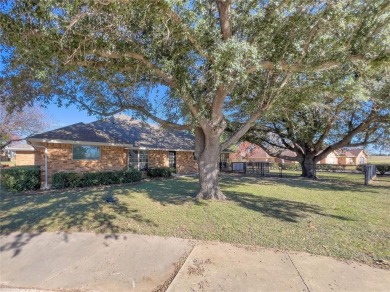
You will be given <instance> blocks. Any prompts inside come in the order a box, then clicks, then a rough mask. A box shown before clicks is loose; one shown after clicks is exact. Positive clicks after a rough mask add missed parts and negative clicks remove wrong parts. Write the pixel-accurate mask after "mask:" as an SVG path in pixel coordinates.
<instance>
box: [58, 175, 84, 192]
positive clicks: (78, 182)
mask: <svg viewBox="0 0 390 292" xmlns="http://www.w3.org/2000/svg"><path fill="white" fill-rule="evenodd" d="M81 186H83V184H82V177H81V174H79V173H75V172H57V173H55V174H54V175H53V183H52V188H54V189H63V188H76V187H81Z"/></svg>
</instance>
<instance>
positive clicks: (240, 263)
mask: <svg viewBox="0 0 390 292" xmlns="http://www.w3.org/2000/svg"><path fill="white" fill-rule="evenodd" d="M175 275H176V276H175ZM172 279H173V281H172ZM389 287H390V271H388V270H381V269H376V268H372V267H369V266H365V265H361V264H358V263H346V262H342V261H337V260H335V259H332V258H328V257H321V256H313V255H310V254H306V253H296V252H285V251H276V250H269V249H261V248H258V247H248V246H240V247H238V246H234V245H231V244H226V243H216V242H198V241H191V240H184V239H177V238H162V237H156V236H142V235H134V234H118V235H95V234H90V233H71V234H67V233H38V234H17V233H13V234H10V235H7V236H1V237H0V291H12V292H16V291H29V292H33V291H59V290H61V291H63V290H65V291H66V290H71V291H89V290H92V291H165V290H166V289H168V291H346V290H347V291H389Z"/></svg>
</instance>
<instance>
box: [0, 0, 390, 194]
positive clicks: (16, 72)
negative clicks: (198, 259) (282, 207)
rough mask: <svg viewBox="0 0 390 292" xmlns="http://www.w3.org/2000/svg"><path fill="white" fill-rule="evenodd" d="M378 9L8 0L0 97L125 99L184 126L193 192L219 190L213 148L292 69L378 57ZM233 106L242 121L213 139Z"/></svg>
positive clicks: (277, 90) (280, 88)
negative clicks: (194, 172)
mask: <svg viewBox="0 0 390 292" xmlns="http://www.w3.org/2000/svg"><path fill="white" fill-rule="evenodd" d="M389 11H390V4H389V1H387V0H376V1H350V0H340V1H325V0H324V1H310V0H300V1H288V0H285V1H268V0H267V1H265V0H264V1H250V0H247V1H239V2H238V1H232V0H216V1H182V0H181V1H178V0H177V1H176V0H169V1H168V0H167V1H162V0H154V1H144V0H134V1H126V0H95V1H93V0H92V1H73V0H64V1H55V0H51V1H50V0H48V1H39V0H34V1H31V0H24V1H23V0H15V1H14V2H12V3H11V4H9V5H8V6H5V7H3V8H2V12H1V14H0V23H1V35H0V42H1V44H2V45H3V47H4V48H5V49H6V50H9V56H10V57H9V58H7V60H6V61H7V62H6V66H5V69H4V70H2V71H3V72H2V73H1V75H2V84H1V86H2V91H3V92H2V93H1V99H2V100H3V101H4V100H7V101H11V102H10V104H9V105H10V108H11V109H12V108H18V107H21V106H23V105H24V104H25V103H27V102H31V101H32V100H40V101H44V102H52V101H55V102H57V103H59V104H63V103H68V102H70V103H76V104H77V105H79V106H80V107H82V108H85V109H87V110H88V111H89V112H90V113H92V114H100V115H110V114H114V113H117V112H120V111H123V110H132V111H134V112H135V113H138V114H140V115H142V116H144V117H148V118H151V119H154V120H155V121H157V122H159V123H161V124H162V125H164V126H167V127H172V128H176V129H192V130H194V133H195V136H196V147H195V149H196V156H197V157H198V164H199V172H200V188H201V191H200V192H199V196H198V197H201V198H223V195H222V193H221V192H220V191H219V188H218V183H217V174H218V169H217V167H216V162H217V159H218V157H219V152H220V151H221V150H222V149H224V148H227V147H228V146H229V145H231V144H233V143H235V142H237V141H238V140H239V139H240V138H241V137H242V135H244V134H245V132H246V131H247V130H248V129H249V128H250V127H251V126H252V125H253V123H254V122H255V121H256V120H257V119H258V118H259V117H260V116H262V115H263V114H264V112H265V111H267V110H268V109H269V108H270V107H271V106H272V104H273V103H274V102H275V101H276V100H277V99H278V97H280V96H281V95H282V93H283V92H288V91H289V89H290V87H291V86H292V83H291V79H292V78H293V77H295V76H296V75H300V74H302V73H304V74H307V73H310V74H312V73H316V74H323V73H329V72H332V71H333V70H339V69H340V68H342V70H344V71H350V72H352V71H356V70H357V69H359V71H364V70H366V68H371V69H372V68H375V67H377V66H383V65H384V64H385V65H388V64H389V47H390V41H389V38H388V35H389V33H390V29H389V26H388V22H389V18H390V13H389ZM11 97H12V99H11ZM237 113H241V114H242V113H244V114H243V115H241V116H240V122H241V125H242V126H241V127H240V128H239V129H237V130H236V131H235V132H233V133H231V135H228V136H226V137H227V138H226V140H224V141H222V142H220V137H221V135H222V134H223V133H224V131H225V129H226V127H227V124H228V123H229V122H230V121H231V120H232V119H235V117H236V116H237Z"/></svg>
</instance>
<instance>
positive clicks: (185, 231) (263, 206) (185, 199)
mask: <svg viewBox="0 0 390 292" xmlns="http://www.w3.org/2000/svg"><path fill="white" fill-rule="evenodd" d="M320 177H321V179H320V180H319V181H310V180H305V179H301V178H298V177H285V178H276V177H275V178H254V177H242V176H239V175H229V176H227V175H224V176H223V177H222V179H221V187H222V190H223V191H224V193H225V194H226V195H227V197H228V200H227V201H225V202H210V201H199V202H198V201H195V200H194V199H193V198H192V196H193V194H194V193H195V191H196V188H197V181H196V179H194V178H188V177H187V178H175V179H169V180H155V181H151V182H143V183H140V184H136V185H127V186H112V187H104V188H103V187H102V188H95V189H91V188H89V189H76V190H66V191H51V192H47V193H30V194H5V193H4V192H3V194H2V197H1V202H0V207H1V215H0V228H1V233H2V234H6V233H9V232H12V231H24V232H28V231H69V232H76V231H93V232H99V233H103V232H104V233H122V232H134V233H138V234H150V235H160V236H175V237H181V238H194V239H202V240H218V241H224V242H230V243H237V244H248V245H259V246H262V247H272V248H277V249H287V250H294V251H306V252H310V253H313V254H319V255H327V256H333V257H336V258H342V259H353V260H357V261H360V262H363V263H368V264H372V265H373V264H375V262H376V261H378V260H384V261H385V262H388V261H389V260H390V212H389V210H390V177H383V178H381V179H380V180H377V181H375V182H374V183H373V185H371V186H364V185H363V176H362V175H353V174H332V173H323V174H322V173H321V176H320ZM108 195H113V196H114V197H115V198H116V199H117V200H118V201H117V203H115V204H108V203H106V202H105V201H104V199H105V198H106V197H107V196H108Z"/></svg>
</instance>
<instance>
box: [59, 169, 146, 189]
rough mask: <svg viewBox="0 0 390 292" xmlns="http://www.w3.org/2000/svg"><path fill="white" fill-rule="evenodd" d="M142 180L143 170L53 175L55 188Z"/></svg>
mask: <svg viewBox="0 0 390 292" xmlns="http://www.w3.org/2000/svg"><path fill="white" fill-rule="evenodd" d="M140 180H141V172H140V171H138V170H129V171H104V172H85V173H74V172H58V173H55V174H54V175H53V184H52V187H53V188H55V189H62V188H75V187H91V186H99V185H111V184H120V183H131V182H136V181H140Z"/></svg>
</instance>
